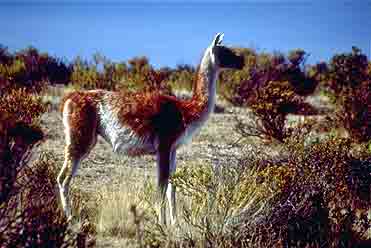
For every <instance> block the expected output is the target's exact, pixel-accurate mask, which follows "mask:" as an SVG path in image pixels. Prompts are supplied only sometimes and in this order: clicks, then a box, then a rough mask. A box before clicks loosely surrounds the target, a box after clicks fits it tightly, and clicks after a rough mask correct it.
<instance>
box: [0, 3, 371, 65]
mask: <svg viewBox="0 0 371 248" xmlns="http://www.w3.org/2000/svg"><path fill="white" fill-rule="evenodd" d="M104 3H105V4H103V1H101V2H100V1H89V0H75V1H73V0H70V1H62V0H59V1H58V0H54V1H53V0H44V1H37V0H29V1H25V0H24V1H19V0H15V1H14V0H13V1H6V0H0V13H1V14H0V23H1V31H0V43H1V44H3V45H5V46H7V47H8V48H9V49H10V50H11V51H15V50H18V49H22V48H25V47H27V46H29V45H32V46H34V47H36V48H38V49H39V50H40V51H44V52H48V53H49V54H51V55H54V56H58V57H62V58H66V59H67V60H71V59H73V58H74V57H76V56H77V55H79V56H82V57H83V58H91V55H92V54H93V53H95V52H100V53H102V54H103V55H105V56H107V57H108V58H110V59H112V60H113V61H125V60H127V59H128V58H131V57H133V56H140V55H145V56H147V57H149V59H150V62H151V63H152V64H154V65H155V66H156V67H161V66H175V65H176V64H183V63H188V64H193V65H196V64H197V63H198V62H199V60H200V56H201V55H202V51H203V50H204V48H205V47H206V46H207V45H208V44H209V42H210V41H211V39H212V38H213V36H214V34H215V33H217V32H224V33H225V38H224V40H225V43H226V44H228V45H233V46H240V47H253V48H256V49H258V50H259V51H266V52H272V51H282V52H287V51H289V50H291V49H294V48H302V49H304V50H305V51H307V52H308V53H310V54H311V56H310V59H309V62H310V63H315V62H318V61H321V60H328V59H329V58H330V57H331V56H332V55H333V54H335V53H339V52H346V51H350V50H351V47H352V46H353V45H354V46H358V47H360V48H361V49H362V50H363V51H364V52H365V53H366V54H367V55H369V53H370V52H371V51H370V50H371V48H370V46H371V0H363V1H330V0H312V1H304V0H302V1H300V0H299V1H285V0H284V1H278V0H270V1H269V0H261V1H252V0H250V1H249V0H245V1H238V0H235V1H233V0H232V1H226V0H216V1H211V0H200V1H196V0H191V1H181V0H174V1H170V0H167V1H166V0H162V1H160V0H152V1H151V0H147V1H141V0H138V1H131V2H130V1H124V0H121V1H119V0H116V1H105V2H104Z"/></svg>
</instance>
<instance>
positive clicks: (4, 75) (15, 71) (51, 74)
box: [0, 46, 71, 92]
mask: <svg viewBox="0 0 371 248" xmlns="http://www.w3.org/2000/svg"><path fill="white" fill-rule="evenodd" d="M70 74H71V68H70V66H68V65H66V63H65V62H63V61H62V60H60V59H57V58H54V57H51V56H49V55H48V54H46V53H39V51H38V50H37V49H36V48H33V47H29V48H27V49H24V50H21V51H18V52H16V53H15V54H11V53H9V52H8V50H7V48H5V47H3V46H1V47H0V90H6V89H17V88H26V89H27V90H28V91H32V92H40V91H41V90H43V89H44V87H45V86H46V85H47V84H48V83H49V84H55V83H63V84H66V83H67V82H68V81H69V78H70Z"/></svg>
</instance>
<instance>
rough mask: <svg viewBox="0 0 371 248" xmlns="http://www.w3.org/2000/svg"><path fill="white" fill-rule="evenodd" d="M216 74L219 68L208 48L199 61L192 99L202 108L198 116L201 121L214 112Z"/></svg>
mask: <svg viewBox="0 0 371 248" xmlns="http://www.w3.org/2000/svg"><path fill="white" fill-rule="evenodd" d="M218 74H219V68H218V66H217V65H216V63H215V58H214V57H213V55H212V54H211V51H210V48H208V49H207V50H206V51H205V54H204V56H203V57H202V60H201V64H200V68H199V71H198V74H197V80H196V83H195V85H194V89H193V97H192V99H193V100H194V101H197V102H199V103H200V104H202V105H203V106H204V108H203V109H202V113H201V115H200V117H201V119H204V118H207V117H208V115H209V114H210V113H211V112H213V110H214V106H215V101H216V80H217V79H218Z"/></svg>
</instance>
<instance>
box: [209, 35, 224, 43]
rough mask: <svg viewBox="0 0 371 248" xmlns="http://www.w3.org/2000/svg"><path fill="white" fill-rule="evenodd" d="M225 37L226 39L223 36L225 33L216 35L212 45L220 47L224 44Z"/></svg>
mask: <svg viewBox="0 0 371 248" xmlns="http://www.w3.org/2000/svg"><path fill="white" fill-rule="evenodd" d="M223 37H224V34H223V33H217V34H216V35H215V38H214V40H213V43H212V45H213V46H217V45H220V44H221V43H222V41H223Z"/></svg>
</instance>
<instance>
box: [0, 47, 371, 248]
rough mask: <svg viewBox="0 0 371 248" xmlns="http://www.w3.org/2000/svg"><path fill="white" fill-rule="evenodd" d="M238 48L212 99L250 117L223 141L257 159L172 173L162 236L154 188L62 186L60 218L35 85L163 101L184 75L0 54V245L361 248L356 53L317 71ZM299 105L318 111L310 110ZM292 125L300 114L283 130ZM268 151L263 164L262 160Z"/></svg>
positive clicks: (367, 84) (363, 141)
mask: <svg viewBox="0 0 371 248" xmlns="http://www.w3.org/2000/svg"><path fill="white" fill-rule="evenodd" d="M236 50H238V52H239V53H241V54H243V55H244V56H245V60H246V65H245V68H244V69H243V70H242V71H234V72H232V71H224V72H223V73H222V74H221V76H220V81H221V82H220V84H219V89H218V92H219V94H220V95H222V96H223V97H224V98H225V99H227V100H228V101H229V102H230V103H231V104H233V105H237V106H240V107H248V108H249V109H251V112H250V114H251V117H250V122H248V123H246V122H244V121H242V120H240V121H239V122H238V123H239V124H238V125H237V126H236V128H235V131H236V132H238V133H239V134H240V135H241V137H242V139H241V141H240V143H241V144H250V143H251V142H253V143H254V146H256V147H255V149H252V150H251V152H250V153H249V154H240V156H239V157H238V158H237V159H238V161H239V162H238V163H237V164H236V165H233V166H232V165H231V166H217V165H214V164H194V163H192V162H190V163H189V165H188V166H187V167H183V168H180V169H179V170H178V171H177V173H176V174H175V175H174V176H173V177H172V179H171V180H172V181H173V183H174V184H175V185H176V186H177V189H178V191H179V194H178V195H179V198H178V200H177V201H178V205H179V212H178V217H179V221H178V223H177V224H176V225H175V226H174V227H164V226H161V225H160V224H159V223H158V221H157V219H156V210H155V209H154V207H153V203H154V202H155V199H154V197H155V193H154V192H155V187H154V185H153V184H152V183H146V184H144V185H142V184H140V185H139V184H135V183H134V184H132V185H131V186H130V187H128V186H127V185H125V186H122V187H119V188H118V189H117V188H111V187H108V186H107V187H106V188H103V189H101V191H100V192H97V193H96V194H94V195H89V194H88V193H82V192H80V191H78V189H74V190H73V191H74V192H73V193H72V194H73V195H74V197H75V198H76V199H75V200H74V202H75V203H76V204H75V206H74V211H75V212H77V215H78V216H80V219H79V222H80V223H79V225H78V227H76V226H74V225H71V224H69V223H67V222H66V220H65V217H64V216H63V214H62V211H61V210H60V206H59V200H58V195H57V194H56V191H55V189H56V182H55V178H56V171H57V170H58V169H59V168H57V167H58V166H57V164H56V162H55V160H56V159H55V155H54V154H50V153H44V152H42V151H39V150H37V146H38V144H39V143H40V142H42V140H43V139H44V134H43V130H41V129H40V125H39V117H40V116H41V115H42V114H43V113H44V112H45V111H46V106H45V103H44V102H43V101H42V98H41V96H42V95H43V94H47V92H48V91H47V87H48V86H50V85H54V84H65V85H66V87H73V88H83V89H95V88H104V89H110V90H130V91H133V90H153V89H160V90H161V91H163V92H164V93H168V94H173V93H174V92H175V90H179V89H186V90H190V89H191V88H192V86H191V85H192V84H191V82H192V81H193V80H194V79H195V73H196V68H194V67H192V66H189V65H180V66H178V67H177V68H175V69H172V68H161V69H155V68H154V67H153V66H151V65H150V63H149V61H148V59H147V58H145V57H137V58H133V59H131V60H129V61H128V62H120V63H114V62H111V61H110V60H108V59H107V58H105V57H103V56H101V55H99V54H97V55H95V56H94V57H93V62H88V61H83V60H82V59H80V58H76V59H75V60H74V61H72V62H71V63H67V62H65V61H62V60H60V59H57V58H54V57H51V56H49V55H48V54H45V53H39V51H37V50H36V49H35V48H27V49H25V50H22V51H19V52H16V53H14V54H11V53H9V52H8V50H7V49H6V48H5V47H0V94H1V98H0V244H1V247H68V246H72V247H76V246H78V247H87V246H93V245H94V240H95V237H97V236H99V235H101V236H109V237H119V238H123V239H126V240H127V242H128V243H127V244H130V245H132V246H149V247H163V246H169V247H195V246H196V247H290V246H291V247H368V246H370V244H371V234H370V232H371V217H370V216H371V206H370V201H371V199H370V198H371V176H370V175H371V155H370V139H371V95H370V94H371V93H370V92H371V63H370V61H369V59H368V58H367V56H365V55H364V54H362V52H361V51H360V50H359V49H357V48H355V47H353V48H352V51H351V52H349V53H343V54H337V55H335V56H334V57H333V58H332V59H331V60H330V61H329V62H328V63H325V62H321V63H318V64H316V65H307V64H306V63H305V62H306V58H307V56H309V55H308V54H307V53H306V52H305V51H303V50H300V49H297V50H293V51H292V52H290V53H289V54H288V55H283V54H279V53H275V54H267V53H258V52H257V51H254V50H252V49H245V48H244V49H242V48H238V49H236ZM311 95H316V96H320V97H322V98H327V99H329V101H330V103H329V104H328V106H327V107H326V108H325V107H323V106H313V105H311V104H310V103H309V102H308V101H307V97H308V96H311ZM291 114H295V115H301V116H311V117H310V118H305V119H304V121H302V122H301V123H299V124H295V125H288V116H289V115H291ZM318 116H322V117H321V118H319V117H318ZM317 117H318V118H317ZM237 118H239V117H237ZM341 130H345V131H341ZM344 132H345V134H344ZM252 137H253V138H252ZM261 141H264V142H261ZM272 147H273V148H272ZM271 149H275V150H276V151H277V152H276V153H274V154H275V155H272V154H270V153H268V152H267V153H264V151H266V150H267V151H268V150H271ZM33 150H34V151H38V153H39V154H38V155H36V153H34V154H33V153H32V151H33ZM257 151H260V152H257ZM220 156H225V155H220Z"/></svg>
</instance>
